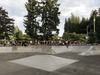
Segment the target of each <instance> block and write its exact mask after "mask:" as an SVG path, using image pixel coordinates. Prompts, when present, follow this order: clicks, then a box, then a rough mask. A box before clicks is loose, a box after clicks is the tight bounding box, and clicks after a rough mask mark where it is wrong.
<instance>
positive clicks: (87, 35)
mask: <svg viewBox="0 0 100 75" xmlns="http://www.w3.org/2000/svg"><path fill="white" fill-rule="evenodd" d="M88 27H89V26H87V41H88Z"/></svg>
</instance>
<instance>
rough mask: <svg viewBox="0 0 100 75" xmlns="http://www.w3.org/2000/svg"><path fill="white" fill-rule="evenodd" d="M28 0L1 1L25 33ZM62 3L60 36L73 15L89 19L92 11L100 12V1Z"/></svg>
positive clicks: (62, 0) (85, 0)
mask: <svg viewBox="0 0 100 75" xmlns="http://www.w3.org/2000/svg"><path fill="white" fill-rule="evenodd" d="M27 1H28V0H0V6H2V7H3V9H6V11H7V12H8V13H9V14H8V16H9V17H10V18H13V19H14V20H15V26H16V25H18V27H19V29H20V30H22V31H23V33H25V32H24V30H25V27H24V26H23V19H24V16H25V15H27V11H26V8H25V3H26V2H27ZM58 3H60V4H61V5H60V11H61V15H60V16H59V18H60V22H61V23H60V24H59V27H58V28H59V29H60V32H59V36H62V34H63V32H64V23H65V18H69V17H70V16H71V13H73V14H74V15H75V16H79V17H80V18H82V17H85V18H89V16H90V13H91V11H92V10H95V9H96V10H98V9H99V7H100V0H58Z"/></svg>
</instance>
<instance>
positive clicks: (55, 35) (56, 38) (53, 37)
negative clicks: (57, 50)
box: [52, 34, 60, 41]
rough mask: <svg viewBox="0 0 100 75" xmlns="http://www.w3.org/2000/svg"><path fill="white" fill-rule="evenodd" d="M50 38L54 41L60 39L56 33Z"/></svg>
mask: <svg viewBox="0 0 100 75" xmlns="http://www.w3.org/2000/svg"><path fill="white" fill-rule="evenodd" d="M52 39H54V40H56V41H57V40H60V39H59V36H58V35H57V34H53V36H52Z"/></svg>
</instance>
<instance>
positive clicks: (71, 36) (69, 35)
mask: <svg viewBox="0 0 100 75" xmlns="http://www.w3.org/2000/svg"><path fill="white" fill-rule="evenodd" d="M62 38H63V39H65V40H73V41H77V40H80V41H86V37H85V35H82V34H76V33H75V32H73V33H68V32H64V33H63V37H62Z"/></svg>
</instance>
